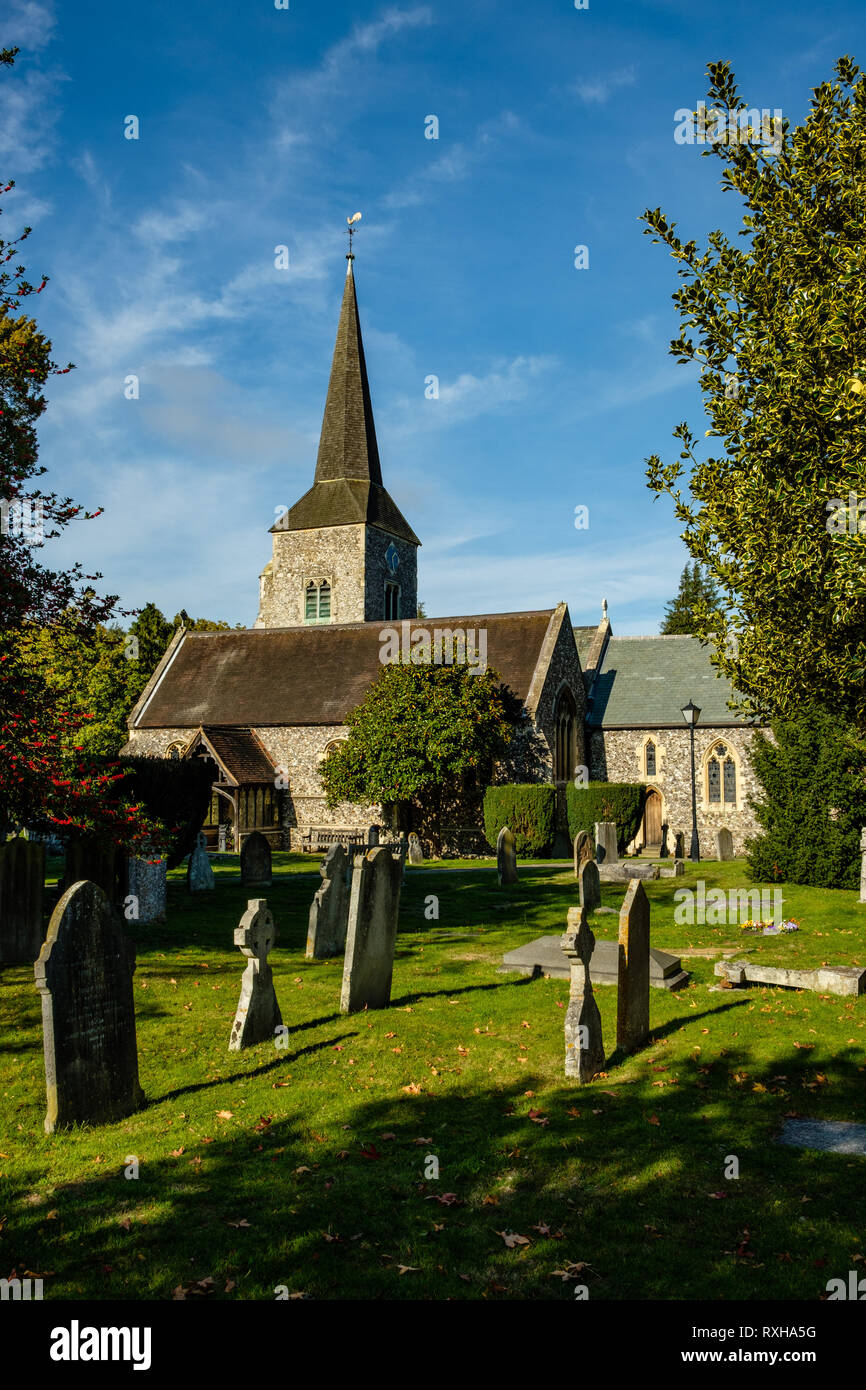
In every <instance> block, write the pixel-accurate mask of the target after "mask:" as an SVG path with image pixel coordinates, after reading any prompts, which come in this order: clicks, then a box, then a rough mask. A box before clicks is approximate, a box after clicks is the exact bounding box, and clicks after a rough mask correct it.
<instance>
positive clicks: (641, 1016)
mask: <svg viewBox="0 0 866 1390" xmlns="http://www.w3.org/2000/svg"><path fill="white" fill-rule="evenodd" d="M649 992H650V905H649V898H648V897H647V895H646V891H645V889H644V886H643V884H642V883H641V881H640V879H638V878H636V879H632V881H631V883H630V884H629V889H628V892H627V893H626V895H625V902H624V903H623V905H622V908H621V909H620V914H619V980H618V986H617V996H616V1045H617V1047H618V1048H621V1049H622V1051H623V1052H635V1051H636V1050H637V1049H638V1048H639V1047H643V1045H644V1043H645V1042H646V1040H647V1038H648V1037H649Z"/></svg>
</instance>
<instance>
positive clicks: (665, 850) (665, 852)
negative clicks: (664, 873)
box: [659, 821, 671, 859]
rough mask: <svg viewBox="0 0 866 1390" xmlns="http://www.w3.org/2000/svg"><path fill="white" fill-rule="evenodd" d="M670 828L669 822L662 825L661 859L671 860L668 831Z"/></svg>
mask: <svg viewBox="0 0 866 1390" xmlns="http://www.w3.org/2000/svg"><path fill="white" fill-rule="evenodd" d="M669 829H670V826H669V825H668V823H667V821H664V822H663V824H662V842H661V845H660V846H659V859H670V855H671V851H670V847H669V845H668V830H669Z"/></svg>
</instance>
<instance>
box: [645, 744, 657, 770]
mask: <svg viewBox="0 0 866 1390" xmlns="http://www.w3.org/2000/svg"><path fill="white" fill-rule="evenodd" d="M644 770H645V771H646V775H647V777H655V775H656V746H655V744H654V743H653V741H652V739H651V738H648V739H647V741H646V746H645V748H644Z"/></svg>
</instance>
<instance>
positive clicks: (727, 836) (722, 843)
mask: <svg viewBox="0 0 866 1390" xmlns="http://www.w3.org/2000/svg"><path fill="white" fill-rule="evenodd" d="M716 845H717V847H718V855H719V859H721V860H728V859H733V857H734V837H733V835H732V834H731V832H730V830H729V829H728V827H727V826H726V825H723V826H722V828H721V830H718V831H716Z"/></svg>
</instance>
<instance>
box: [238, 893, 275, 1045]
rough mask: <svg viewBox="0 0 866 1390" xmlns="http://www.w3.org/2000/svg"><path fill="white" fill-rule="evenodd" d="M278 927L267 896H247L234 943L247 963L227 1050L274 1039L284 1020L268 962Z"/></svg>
mask: <svg viewBox="0 0 866 1390" xmlns="http://www.w3.org/2000/svg"><path fill="white" fill-rule="evenodd" d="M276 939H277V929H276V926H275V925H274V918H273V914H272V913H271V912H270V911H269V910H268V903H267V899H266V898H250V900H249V901H248V903H247V910H246V912H245V913H244V915H243V917H242V918H241V920H240V925H239V926H237V927H236V928H235V945H236V946H239V947H240V948H241V950H242V951H243V953H244V955H245V956H246V957H247V960H248V962H249V964H248V965H247V968H246V970H245V971H244V973H243V976H242V977H241V997H240V999H239V1000H238V1007H237V1012H236V1014H235V1021H234V1023H233V1024H232V1031H231V1037H230V1038H229V1052H240V1051H241V1049H242V1048H244V1047H253V1046H254V1045H255V1043H260V1042H267V1041H268V1040H269V1039H270V1040H273V1037H274V1034H275V1032H276V1030H277V1028H279V1027H280V1026H281V1025H282V1022H283V1019H282V1015H281V1013H280V1006H279V1004H278V1003H277V995H276V991H275V990H274V975H273V971H272V970H271V967H270V965H269V964H268V953H269V952H270V951H272V950H273V948H274V942H275V941H276Z"/></svg>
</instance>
